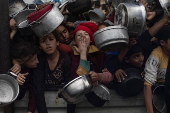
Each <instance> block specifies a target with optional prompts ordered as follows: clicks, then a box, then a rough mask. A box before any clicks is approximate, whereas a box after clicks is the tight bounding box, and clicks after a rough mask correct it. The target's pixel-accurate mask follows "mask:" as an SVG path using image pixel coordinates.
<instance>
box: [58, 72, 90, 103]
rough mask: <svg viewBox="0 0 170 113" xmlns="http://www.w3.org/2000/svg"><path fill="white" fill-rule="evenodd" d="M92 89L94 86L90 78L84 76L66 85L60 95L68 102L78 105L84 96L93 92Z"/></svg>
mask: <svg viewBox="0 0 170 113" xmlns="http://www.w3.org/2000/svg"><path fill="white" fill-rule="evenodd" d="M92 88H93V85H92V81H91V79H90V76H89V75H82V76H79V77H77V78H75V79H73V80H72V81H70V82H69V83H68V84H66V85H65V86H64V87H63V88H62V90H61V92H60V95H61V96H62V97H63V98H64V100H65V101H66V102H68V103H76V102H77V101H79V99H80V98H81V97H82V96H84V95H85V94H86V93H87V92H89V91H91V89H92Z"/></svg>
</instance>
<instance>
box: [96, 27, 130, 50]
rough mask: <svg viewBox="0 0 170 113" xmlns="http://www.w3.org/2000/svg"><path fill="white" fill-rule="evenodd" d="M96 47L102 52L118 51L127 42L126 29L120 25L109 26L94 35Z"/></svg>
mask: <svg viewBox="0 0 170 113" xmlns="http://www.w3.org/2000/svg"><path fill="white" fill-rule="evenodd" d="M94 40H95V44H96V46H97V47H98V48H99V49H100V50H101V51H104V52H112V51H118V50H121V49H123V48H124V47H126V45H127V44H128V41H129V36H128V32H127V28H126V27H124V26H121V25H118V26H109V27H105V28H103V29H100V30H98V31H97V32H95V33H94Z"/></svg>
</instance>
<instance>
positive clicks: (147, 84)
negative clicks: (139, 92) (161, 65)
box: [144, 81, 152, 86]
mask: <svg viewBox="0 0 170 113" xmlns="http://www.w3.org/2000/svg"><path fill="white" fill-rule="evenodd" d="M144 85H146V86H152V84H150V83H149V82H147V81H145V82H144Z"/></svg>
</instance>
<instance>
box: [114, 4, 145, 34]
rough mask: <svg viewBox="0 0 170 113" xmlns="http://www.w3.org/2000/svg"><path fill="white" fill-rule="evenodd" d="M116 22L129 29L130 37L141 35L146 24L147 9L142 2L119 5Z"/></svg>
mask: <svg viewBox="0 0 170 113" xmlns="http://www.w3.org/2000/svg"><path fill="white" fill-rule="evenodd" d="M116 22H117V24H121V25H123V26H125V27H127V29H128V32H129V35H135V36H136V35H140V34H141V33H142V32H143V30H144V28H145V24H146V11H145V7H144V6H143V4H142V3H140V2H136V3H121V4H119V5H118V8H117V11H116Z"/></svg>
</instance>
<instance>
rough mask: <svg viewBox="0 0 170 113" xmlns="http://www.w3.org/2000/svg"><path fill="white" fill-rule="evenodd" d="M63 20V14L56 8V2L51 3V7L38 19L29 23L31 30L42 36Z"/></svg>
mask: <svg viewBox="0 0 170 113" xmlns="http://www.w3.org/2000/svg"><path fill="white" fill-rule="evenodd" d="M63 20H64V16H63V15H62V14H61V12H60V11H59V9H58V3H55V4H53V8H52V9H51V10H49V11H47V12H46V13H45V14H44V15H43V16H41V17H40V18H39V19H38V20H36V21H34V22H32V23H30V24H29V26H30V27H31V29H32V31H33V32H34V33H35V34H36V35H37V36H38V37H39V38H42V37H44V36H46V35H47V34H49V33H51V32H52V31H53V30H55V29H56V28H57V27H58V26H59V25H60V24H61V23H62V22H63Z"/></svg>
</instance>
